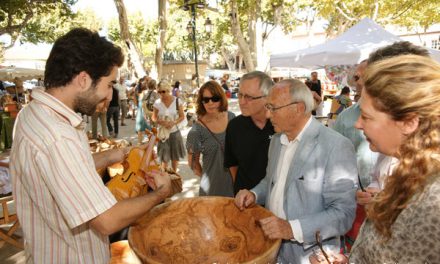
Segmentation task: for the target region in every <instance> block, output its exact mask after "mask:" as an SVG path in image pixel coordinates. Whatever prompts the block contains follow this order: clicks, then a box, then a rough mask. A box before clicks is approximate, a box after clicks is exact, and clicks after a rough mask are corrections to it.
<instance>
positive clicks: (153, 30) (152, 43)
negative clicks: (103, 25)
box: [107, 12, 159, 57]
mask: <svg viewBox="0 0 440 264" xmlns="http://www.w3.org/2000/svg"><path fill="white" fill-rule="evenodd" d="M107 27H108V37H109V39H110V40H112V41H114V42H116V43H118V44H119V45H120V46H121V47H125V44H124V43H122V41H121V33H120V27H119V20H118V18H114V19H112V20H110V22H109V23H108V25H107ZM128 27H129V31H130V34H131V37H132V40H133V42H134V43H135V45H136V46H137V47H138V48H139V50H140V51H141V52H142V55H143V56H144V57H153V56H154V52H155V49H156V36H157V34H158V28H159V26H158V22H157V21H156V20H149V21H145V20H144V18H143V17H142V14H141V12H137V13H134V14H131V15H128Z"/></svg>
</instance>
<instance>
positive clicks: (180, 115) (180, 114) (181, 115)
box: [174, 104, 185, 125]
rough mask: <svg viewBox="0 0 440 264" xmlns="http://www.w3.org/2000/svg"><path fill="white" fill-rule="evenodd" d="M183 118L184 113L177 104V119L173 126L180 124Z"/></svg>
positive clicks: (181, 106) (180, 105) (181, 107)
mask: <svg viewBox="0 0 440 264" xmlns="http://www.w3.org/2000/svg"><path fill="white" fill-rule="evenodd" d="M184 118H185V112H184V111H183V105H182V104H179V118H177V120H176V121H174V122H175V124H176V125H177V124H179V123H180V122H182V121H183V119H184Z"/></svg>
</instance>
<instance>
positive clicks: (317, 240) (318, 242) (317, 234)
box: [315, 230, 331, 263]
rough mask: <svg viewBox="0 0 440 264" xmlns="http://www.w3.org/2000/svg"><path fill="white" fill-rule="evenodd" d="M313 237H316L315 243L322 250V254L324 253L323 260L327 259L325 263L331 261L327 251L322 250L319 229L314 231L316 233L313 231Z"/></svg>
mask: <svg viewBox="0 0 440 264" xmlns="http://www.w3.org/2000/svg"><path fill="white" fill-rule="evenodd" d="M315 239H316V244H318V247H319V249H320V250H321V252H322V255H324V257H325V260H327V263H331V262H330V260H329V257H328V255H327V253H326V252H325V251H324V248H323V247H322V241H321V234H320V232H319V230H318V231H316V233H315Z"/></svg>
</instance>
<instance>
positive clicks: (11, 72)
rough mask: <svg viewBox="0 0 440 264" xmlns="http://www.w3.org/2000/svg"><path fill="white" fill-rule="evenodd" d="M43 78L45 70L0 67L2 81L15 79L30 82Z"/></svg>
mask: <svg viewBox="0 0 440 264" xmlns="http://www.w3.org/2000/svg"><path fill="white" fill-rule="evenodd" d="M43 76H44V71H43V70H37V69H27V68H16V67H1V66H0V80H2V81H13V80H14V78H15V77H18V78H20V79H21V80H29V79H35V78H38V77H43Z"/></svg>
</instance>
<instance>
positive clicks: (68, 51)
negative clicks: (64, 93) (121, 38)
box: [44, 28, 124, 89]
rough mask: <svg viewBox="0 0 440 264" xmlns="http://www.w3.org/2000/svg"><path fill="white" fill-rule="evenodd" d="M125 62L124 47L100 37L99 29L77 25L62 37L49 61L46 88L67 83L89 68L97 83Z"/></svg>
mask: <svg viewBox="0 0 440 264" xmlns="http://www.w3.org/2000/svg"><path fill="white" fill-rule="evenodd" d="M123 62H124V55H123V54H122V51H121V48H120V47H118V46H115V45H114V44H113V43H111V42H110V41H108V40H107V39H105V38H104V37H100V36H99V35H98V33H97V32H93V31H90V30H88V29H85V28H75V29H72V30H71V31H69V32H68V33H67V34H66V35H64V36H62V37H60V38H58V39H57V40H56V41H55V44H54V45H53V48H52V50H51V52H50V54H49V58H48V59H47V62H46V69H45V72H44V86H45V87H46V89H51V88H55V87H60V86H65V85H67V84H69V83H70V82H71V81H72V79H73V78H74V77H75V76H77V75H78V74H79V73H80V72H82V71H85V72H87V73H88V74H89V75H90V78H92V81H93V83H92V85H96V83H97V82H98V81H99V79H100V78H101V77H103V76H108V75H109V74H110V72H111V70H112V68H113V67H114V66H118V67H120V66H121V65H122V63H123Z"/></svg>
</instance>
